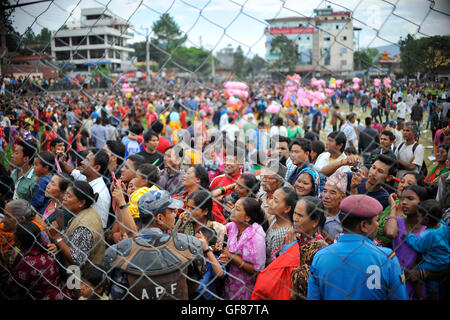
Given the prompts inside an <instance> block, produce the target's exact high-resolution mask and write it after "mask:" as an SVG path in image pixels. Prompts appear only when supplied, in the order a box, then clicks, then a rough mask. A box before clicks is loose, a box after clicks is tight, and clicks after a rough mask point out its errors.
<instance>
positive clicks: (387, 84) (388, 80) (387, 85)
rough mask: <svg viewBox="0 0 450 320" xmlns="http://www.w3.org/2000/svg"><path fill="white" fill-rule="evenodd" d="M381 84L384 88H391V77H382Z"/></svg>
mask: <svg viewBox="0 0 450 320" xmlns="http://www.w3.org/2000/svg"><path fill="white" fill-rule="evenodd" d="M383 84H384V86H385V87H386V88H388V89H390V88H391V79H389V78H384V79H383Z"/></svg>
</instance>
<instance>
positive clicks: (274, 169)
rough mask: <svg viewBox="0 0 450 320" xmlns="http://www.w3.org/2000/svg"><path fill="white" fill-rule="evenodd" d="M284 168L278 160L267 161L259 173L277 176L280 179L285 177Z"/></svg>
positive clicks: (285, 170)
mask: <svg viewBox="0 0 450 320" xmlns="http://www.w3.org/2000/svg"><path fill="white" fill-rule="evenodd" d="M286 172H287V169H286V166H284V165H283V164H282V163H280V161H278V160H273V159H272V160H269V162H268V163H267V165H266V166H265V167H264V169H263V170H262V171H261V175H262V176H264V175H273V174H278V175H279V176H280V177H281V178H283V179H284V178H285V177H286Z"/></svg>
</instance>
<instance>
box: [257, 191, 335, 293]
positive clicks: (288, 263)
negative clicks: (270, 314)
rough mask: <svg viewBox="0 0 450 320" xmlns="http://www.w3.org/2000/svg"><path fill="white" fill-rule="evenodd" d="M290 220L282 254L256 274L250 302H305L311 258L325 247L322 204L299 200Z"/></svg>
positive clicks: (304, 198) (311, 199) (314, 199)
mask: <svg viewBox="0 0 450 320" xmlns="http://www.w3.org/2000/svg"><path fill="white" fill-rule="evenodd" d="M292 219H293V228H292V229H291V230H289V231H288V232H287V233H286V236H285V237H284V240H283V247H282V249H281V254H280V255H279V256H278V258H276V259H275V260H274V261H273V262H272V263H271V264H269V265H268V266H267V267H266V268H265V269H264V270H263V271H261V272H260V273H259V274H258V278H257V279H256V284H255V287H254V289H253V293H252V297H251V299H252V300H289V299H306V293H307V292H306V291H307V288H308V273H309V267H310V265H311V262H312V258H313V257H314V254H315V253H316V252H317V251H319V250H320V249H322V248H323V247H325V246H326V245H327V243H326V242H325V240H324V238H323V237H322V235H321V234H320V231H319V230H320V229H321V228H322V227H323V224H324V223H325V211H324V209H323V207H322V205H321V201H320V200H319V199H317V198H315V197H311V196H306V197H302V198H301V199H300V200H298V201H297V205H296V206H295V210H294V214H293V216H292Z"/></svg>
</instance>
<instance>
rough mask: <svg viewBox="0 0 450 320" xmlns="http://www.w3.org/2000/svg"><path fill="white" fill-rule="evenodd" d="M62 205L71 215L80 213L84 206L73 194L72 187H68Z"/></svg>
mask: <svg viewBox="0 0 450 320" xmlns="http://www.w3.org/2000/svg"><path fill="white" fill-rule="evenodd" d="M62 205H63V206H64V208H66V209H67V210H69V211H70V212H72V213H78V212H80V211H81V210H82V208H83V206H84V204H83V202H82V201H80V200H79V199H78V198H77V196H76V195H75V193H74V192H73V189H72V187H69V188H68V189H67V190H66V193H64V198H63V201H62Z"/></svg>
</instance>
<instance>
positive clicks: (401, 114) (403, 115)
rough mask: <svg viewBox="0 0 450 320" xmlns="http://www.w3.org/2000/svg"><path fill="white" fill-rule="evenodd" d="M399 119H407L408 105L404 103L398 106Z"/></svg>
mask: <svg viewBox="0 0 450 320" xmlns="http://www.w3.org/2000/svg"><path fill="white" fill-rule="evenodd" d="M397 118H402V119H406V103H404V102H403V101H402V102H399V103H398V104H397Z"/></svg>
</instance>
